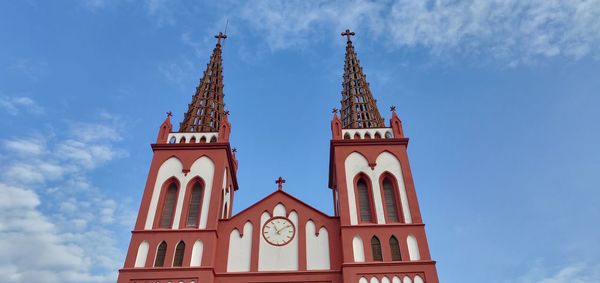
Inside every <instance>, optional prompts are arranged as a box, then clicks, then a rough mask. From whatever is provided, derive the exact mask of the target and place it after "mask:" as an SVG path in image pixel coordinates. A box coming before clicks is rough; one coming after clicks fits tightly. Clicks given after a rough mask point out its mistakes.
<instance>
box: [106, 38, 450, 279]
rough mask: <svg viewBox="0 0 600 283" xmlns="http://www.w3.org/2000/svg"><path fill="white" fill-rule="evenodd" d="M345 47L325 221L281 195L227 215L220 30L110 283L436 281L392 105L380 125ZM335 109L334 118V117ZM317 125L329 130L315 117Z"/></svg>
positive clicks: (232, 167)
mask: <svg viewBox="0 0 600 283" xmlns="http://www.w3.org/2000/svg"><path fill="white" fill-rule="evenodd" d="M353 35H354V33H353V32H351V31H349V30H346V31H345V32H343V33H342V36H344V37H345V38H346V40H347V44H346V55H345V63H344V76H343V83H342V84H343V87H342V96H341V108H340V109H339V110H337V109H334V111H333V118H332V120H331V122H330V127H331V141H330V155H329V189H330V190H331V191H330V192H326V191H322V192H321V191H315V193H317V194H319V193H322V194H323V195H327V196H331V198H332V199H331V200H332V204H333V208H334V209H333V210H334V215H327V214H325V213H323V212H321V211H319V210H317V209H315V208H313V207H311V206H310V205H308V204H306V203H304V202H302V201H301V200H299V199H297V198H295V197H294V196H292V195H290V194H289V193H287V192H285V191H284V190H283V189H282V186H283V183H284V182H285V180H283V179H282V178H281V177H280V178H279V179H278V180H277V181H276V183H277V184H278V186H279V189H278V190H276V191H274V192H273V193H271V194H269V195H267V196H266V197H265V198H263V199H262V200H260V201H259V202H257V203H255V204H253V205H251V206H250V207H248V208H246V209H244V210H242V211H240V212H238V213H237V214H232V211H233V209H232V208H233V204H234V197H235V193H236V191H237V190H238V188H239V186H238V181H237V178H236V172H237V170H238V161H237V159H236V156H235V154H236V152H235V149H234V148H232V147H231V145H230V143H229V136H230V134H231V131H232V125H231V123H230V122H229V120H228V115H229V113H228V111H226V110H225V109H224V108H225V107H224V106H225V104H224V101H223V97H224V94H223V74H222V73H223V67H222V47H221V41H222V40H223V39H225V38H226V36H225V35H223V34H222V33H219V35H217V36H215V37H216V38H217V44H216V47H215V48H214V50H213V53H212V55H211V57H210V61H209V63H208V66H207V68H206V71H204V74H203V76H202V78H201V80H200V84H199V85H198V87H197V88H196V93H195V94H194V96H193V98H192V101H191V103H190V104H189V107H188V110H187V112H186V113H185V115H184V117H183V120H182V121H181V123H180V124H179V130H178V131H173V125H172V124H171V114H170V113H168V114H167V117H166V119H165V121H164V122H163V123H162V125H160V128H159V130H158V137H157V139H156V143H154V144H152V150H153V152H154V155H153V157H152V163H151V164H150V170H149V173H148V179H147V181H146V187H145V190H144V192H143V196H142V202H141V205H140V210H139V213H138V217H137V221H136V223H135V227H134V229H133V231H132V236H131V242H130V244H129V250H128V252H127V257H126V258H125V264H124V266H123V268H122V269H120V270H119V277H118V279H117V282H118V283H142V282H143V283H205V282H206V283H213V282H214V283H242V282H322V283H325V282H329V283H342V282H344V283H438V282H439V281H438V276H437V271H436V267H435V261H433V260H432V258H431V255H430V252H429V245H428V243H427V237H426V235H425V227H424V224H423V220H422V218H421V213H420V210H419V203H418V200H417V194H416V191H415V186H414V182H413V178H412V174H411V170H410V165H409V162H408V155H407V145H408V138H407V137H405V136H404V132H403V130H402V122H401V121H400V118H399V117H398V115H397V114H396V112H395V109H394V107H392V109H391V111H392V118H391V119H390V120H389V123H386V121H384V119H383V118H382V117H381V115H380V112H379V109H378V108H377V105H376V100H375V99H374V98H373V95H372V94H371V90H370V89H369V84H368V83H367V81H366V77H365V74H364V73H363V70H362V68H361V66H360V64H359V60H358V58H357V54H356V52H355V50H354V46H353V44H352V41H351V36H353ZM338 111H339V116H338ZM323 126H324V127H325V126H326V122H325V121H323Z"/></svg>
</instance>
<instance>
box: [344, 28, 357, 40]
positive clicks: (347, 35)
mask: <svg viewBox="0 0 600 283" xmlns="http://www.w3.org/2000/svg"><path fill="white" fill-rule="evenodd" d="M354 35H356V33H354V32H353V31H350V29H346V31H345V32H342V36H346V37H348V41H347V42H348V43H350V42H352V40H350V37H351V36H354Z"/></svg>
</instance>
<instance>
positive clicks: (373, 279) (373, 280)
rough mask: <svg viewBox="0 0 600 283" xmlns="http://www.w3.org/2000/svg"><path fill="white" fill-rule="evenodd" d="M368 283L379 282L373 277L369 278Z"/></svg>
mask: <svg viewBox="0 0 600 283" xmlns="http://www.w3.org/2000/svg"><path fill="white" fill-rule="evenodd" d="M369 283H379V280H378V279H377V277H375V276H373V277H371V280H369Z"/></svg>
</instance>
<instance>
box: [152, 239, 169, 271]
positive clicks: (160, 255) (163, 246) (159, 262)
mask: <svg viewBox="0 0 600 283" xmlns="http://www.w3.org/2000/svg"><path fill="white" fill-rule="evenodd" d="M166 254H167V243H166V242H165V241H163V242H161V243H160V245H158V248H157V249H156V258H155V259H154V267H163V266H165V255H166Z"/></svg>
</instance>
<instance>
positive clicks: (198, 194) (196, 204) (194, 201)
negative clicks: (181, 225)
mask: <svg viewBox="0 0 600 283" xmlns="http://www.w3.org/2000/svg"><path fill="white" fill-rule="evenodd" d="M201 204H202V184H200V182H196V183H195V184H194V187H192V193H191V196H190V203H189V206H188V216H187V221H186V224H185V226H186V227H198V219H199V218H200V206H201Z"/></svg>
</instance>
